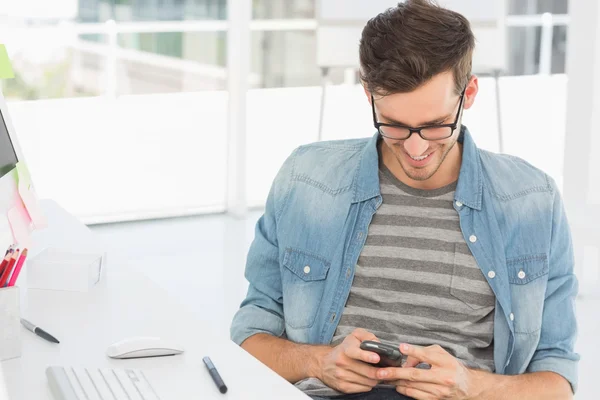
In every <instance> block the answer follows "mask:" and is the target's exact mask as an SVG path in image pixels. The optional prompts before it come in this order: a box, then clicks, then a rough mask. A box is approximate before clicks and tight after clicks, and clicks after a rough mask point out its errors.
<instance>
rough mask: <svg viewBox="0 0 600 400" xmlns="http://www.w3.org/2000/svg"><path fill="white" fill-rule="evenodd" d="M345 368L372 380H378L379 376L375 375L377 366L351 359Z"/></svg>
mask: <svg viewBox="0 0 600 400" xmlns="http://www.w3.org/2000/svg"><path fill="white" fill-rule="evenodd" d="M346 369H347V370H349V371H352V372H354V373H356V374H358V375H360V376H363V377H365V378H368V379H371V380H373V381H376V382H379V381H380V379H379V377H378V376H377V371H378V370H379V368H377V367H374V366H372V365H369V364H365V363H363V362H361V361H357V360H352V361H351V362H350V364H349V365H348V367H347V368H346Z"/></svg>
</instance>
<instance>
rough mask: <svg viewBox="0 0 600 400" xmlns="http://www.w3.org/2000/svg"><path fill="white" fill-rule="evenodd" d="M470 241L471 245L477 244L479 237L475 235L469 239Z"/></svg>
mask: <svg viewBox="0 0 600 400" xmlns="http://www.w3.org/2000/svg"><path fill="white" fill-rule="evenodd" d="M469 241H470V242H471V243H475V242H476V241H477V236H475V235H471V236H470V237H469Z"/></svg>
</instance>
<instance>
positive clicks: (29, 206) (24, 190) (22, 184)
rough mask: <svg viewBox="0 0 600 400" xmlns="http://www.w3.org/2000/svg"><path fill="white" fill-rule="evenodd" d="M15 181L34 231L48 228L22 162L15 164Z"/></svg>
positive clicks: (25, 166)
mask: <svg viewBox="0 0 600 400" xmlns="http://www.w3.org/2000/svg"><path fill="white" fill-rule="evenodd" d="M16 168H17V179H18V188H19V195H20V196H21V200H23V204H24V205H25V209H26V212H27V213H28V214H29V218H30V220H31V223H32V224H33V227H34V228H35V229H43V228H45V227H47V226H48V221H47V220H46V216H45V215H44V213H43V211H42V209H41V208H40V204H39V202H38V198H37V195H36V194H35V191H34V189H33V186H32V185H31V175H30V174H29V169H28V168H27V165H26V164H25V163H24V162H23V161H19V162H18V163H17V166H16Z"/></svg>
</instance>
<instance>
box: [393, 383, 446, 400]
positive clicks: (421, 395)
mask: <svg viewBox="0 0 600 400" xmlns="http://www.w3.org/2000/svg"><path fill="white" fill-rule="evenodd" d="M396 391H397V392H398V393H400V394H402V395H404V396H406V397H410V398H412V399H415V400H437V399H438V398H437V397H435V396H433V395H432V394H431V393H427V392H423V391H422V390H419V389H414V388H408V387H406V386H396Z"/></svg>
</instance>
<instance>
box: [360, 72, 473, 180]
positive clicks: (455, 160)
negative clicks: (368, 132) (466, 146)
mask: <svg viewBox="0 0 600 400" xmlns="http://www.w3.org/2000/svg"><path fill="white" fill-rule="evenodd" d="M477 90H478V84H477V78H476V77H472V78H471V79H470V81H469V83H468V85H467V88H466V90H465V94H464V100H463V104H462V107H460V105H461V95H460V94H457V93H456V85H455V80H454V77H453V74H452V72H444V73H441V74H438V75H436V76H435V77H433V78H432V79H431V80H429V81H428V82H426V83H425V84H423V85H422V86H420V87H419V88H417V89H416V90H414V91H412V92H409V93H396V94H390V95H387V96H378V95H376V94H375V95H374V100H375V103H374V104H375V115H376V118H377V122H380V123H386V124H398V125H403V126H406V127H411V128H418V127H423V126H431V125H440V124H453V123H455V122H456V121H457V116H458V121H457V122H458V124H457V127H456V129H455V130H454V132H453V134H452V136H450V137H448V138H446V139H442V140H424V139H423V138H421V137H420V136H419V134H417V133H413V134H412V135H411V136H410V137H409V138H408V139H404V140H399V139H392V138H390V137H383V141H382V146H381V153H382V156H383V162H384V164H385V165H386V166H387V167H388V169H390V171H392V173H394V175H396V177H397V178H398V179H400V180H401V181H403V182H404V183H406V184H407V185H409V186H412V187H415V188H421V189H435V188H438V187H442V186H445V185H447V184H450V183H452V182H454V181H456V180H457V179H458V173H459V171H460V164H461V161H462V154H461V153H462V152H461V149H460V146H459V145H457V140H458V137H459V134H460V120H461V119H462V108H464V109H468V108H470V107H471V106H472V105H473V102H474V100H475V96H476V94H477ZM367 95H368V96H369V99H370V98H371V93H369V92H367ZM384 129H385V128H384ZM385 136H391V137H393V136H394V135H385Z"/></svg>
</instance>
